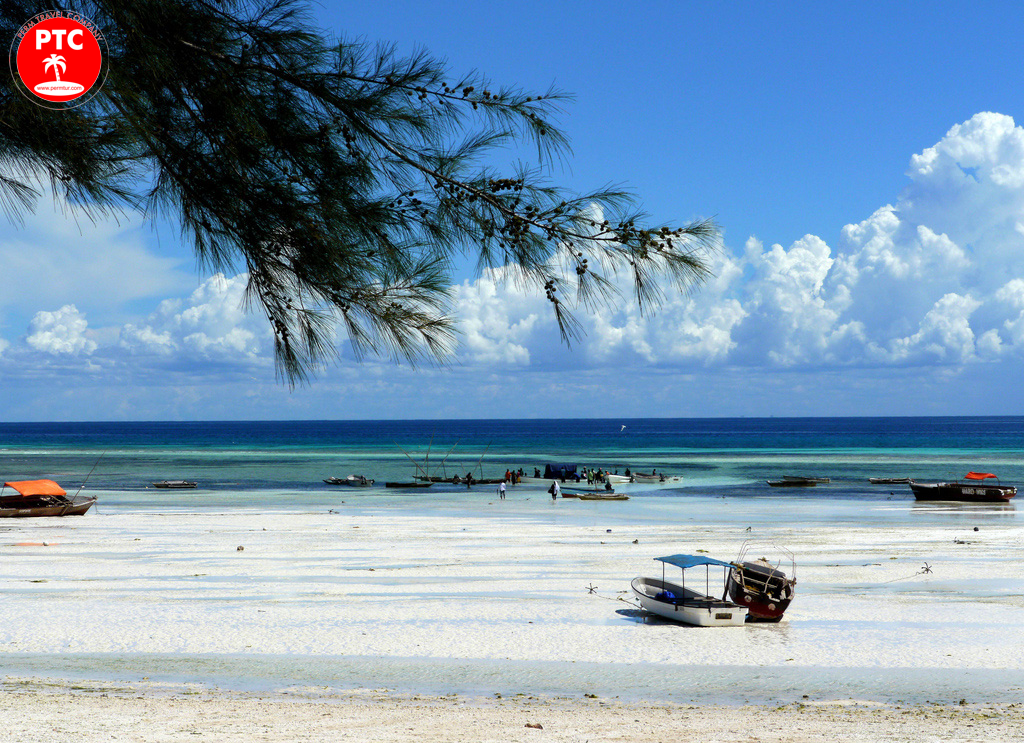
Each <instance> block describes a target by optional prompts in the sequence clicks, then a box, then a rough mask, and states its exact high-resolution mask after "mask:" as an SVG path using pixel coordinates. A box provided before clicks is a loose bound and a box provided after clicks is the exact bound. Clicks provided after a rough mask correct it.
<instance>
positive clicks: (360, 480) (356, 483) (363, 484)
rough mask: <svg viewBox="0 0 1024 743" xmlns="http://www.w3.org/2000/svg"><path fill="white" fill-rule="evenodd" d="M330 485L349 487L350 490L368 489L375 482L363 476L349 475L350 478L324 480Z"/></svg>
mask: <svg viewBox="0 0 1024 743" xmlns="http://www.w3.org/2000/svg"><path fill="white" fill-rule="evenodd" d="M324 482H325V483H327V484H328V485H348V486H349V487H350V488H368V487H370V486H371V485H373V483H374V481H373V480H372V479H370V478H369V477H364V476H363V475H349V476H348V477H328V478H327V479H326V480H324Z"/></svg>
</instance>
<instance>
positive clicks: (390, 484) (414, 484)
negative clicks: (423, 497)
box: [384, 482, 434, 488]
mask: <svg viewBox="0 0 1024 743" xmlns="http://www.w3.org/2000/svg"><path fill="white" fill-rule="evenodd" d="M433 484H434V483H432V482H386V483H384V487H386V488H429V487H430V486H431V485H433Z"/></svg>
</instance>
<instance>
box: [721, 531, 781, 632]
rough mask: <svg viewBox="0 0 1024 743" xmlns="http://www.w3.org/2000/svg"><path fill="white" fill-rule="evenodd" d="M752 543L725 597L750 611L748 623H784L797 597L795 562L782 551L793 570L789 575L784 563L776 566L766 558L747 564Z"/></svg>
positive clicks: (741, 557) (736, 565)
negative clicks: (782, 568) (795, 596)
mask: <svg viewBox="0 0 1024 743" xmlns="http://www.w3.org/2000/svg"><path fill="white" fill-rule="evenodd" d="M749 549H750V547H749V543H744V545H743V547H742V548H741V549H740V554H739V557H738V558H737V559H736V562H735V563H733V567H732V570H730V571H729V574H728V577H727V578H726V581H725V594H726V596H728V597H729V599H730V600H732V601H733V602H734V603H737V604H739V605H740V606H745V607H747V621H748V622H781V621H782V616H783V614H785V613H786V609H788V608H789V605H790V604H791V603H792V601H793V596H794V594H795V593H796V561H795V560H794V558H793V554H792V553H791V552H789V551H788V550H783V549H781V548H776V549H778V550H779V551H781V552H782V553H783V554H784V555H785V557H786V561H787V562H788V563H789V565H790V566H791V567H790V569H791V573H790V574H789V575H786V573H784V572H783V571H782V570H781V569H780V566H781V562H782V561H781V560H780V561H779V562H778V563H776V564H775V565H773V564H772V563H771V562H770V561H769V560H768V559H767V558H764V557H762V558H759V559H756V560H748V559H746V558H747V553H748V552H749Z"/></svg>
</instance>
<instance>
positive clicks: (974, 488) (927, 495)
mask: <svg viewBox="0 0 1024 743" xmlns="http://www.w3.org/2000/svg"><path fill="white" fill-rule="evenodd" d="M990 479H994V480H996V482H997V483H998V481H999V478H998V477H996V476H995V475H993V474H992V473H991V472H968V473H967V474H966V475H965V476H964V480H969V481H970V482H961V481H959V480H957V481H955V482H933V483H922V482H915V481H914V480H911V481H910V489H911V491H913V493H914V498H916V499H917V500H921V501H936V500H948V501H964V502H967V503H1005V502H1006V501H1008V500H1010V498H1013V497H1014V496H1015V495H1017V488H1015V487H1014V486H1012V485H999V484H996V485H986V484H985V483H984V481H985V480H990Z"/></svg>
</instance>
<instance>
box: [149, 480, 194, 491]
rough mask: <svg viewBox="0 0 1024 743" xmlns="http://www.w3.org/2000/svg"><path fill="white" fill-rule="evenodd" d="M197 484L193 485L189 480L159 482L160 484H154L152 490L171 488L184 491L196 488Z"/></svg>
mask: <svg viewBox="0 0 1024 743" xmlns="http://www.w3.org/2000/svg"><path fill="white" fill-rule="evenodd" d="M197 484H198V483H194V482H192V481H191V480H161V481H160V482H154V483H153V487H154V488H172V489H175V490H184V489H188V488H194V487H196V485H197Z"/></svg>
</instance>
